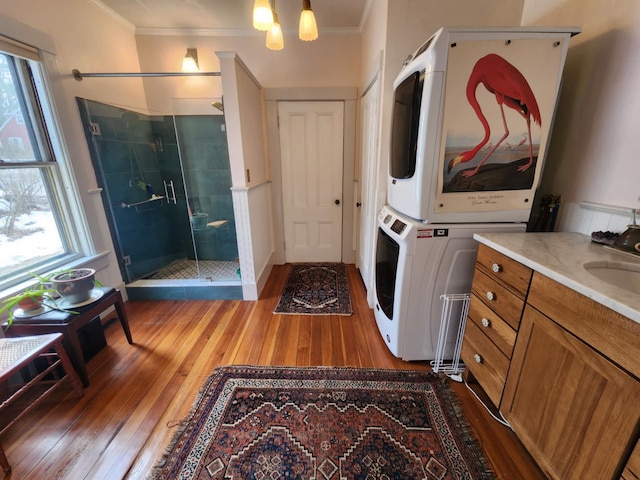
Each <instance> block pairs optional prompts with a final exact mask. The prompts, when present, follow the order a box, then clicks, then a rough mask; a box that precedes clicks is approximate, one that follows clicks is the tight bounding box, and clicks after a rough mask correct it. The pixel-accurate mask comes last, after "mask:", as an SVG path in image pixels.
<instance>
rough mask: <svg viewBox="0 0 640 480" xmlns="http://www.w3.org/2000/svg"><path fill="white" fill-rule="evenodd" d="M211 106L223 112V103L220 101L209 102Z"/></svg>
mask: <svg viewBox="0 0 640 480" xmlns="http://www.w3.org/2000/svg"><path fill="white" fill-rule="evenodd" d="M211 106H213V107H216V108H217V109H218V110H220V111H221V112H224V105H223V104H222V102H211Z"/></svg>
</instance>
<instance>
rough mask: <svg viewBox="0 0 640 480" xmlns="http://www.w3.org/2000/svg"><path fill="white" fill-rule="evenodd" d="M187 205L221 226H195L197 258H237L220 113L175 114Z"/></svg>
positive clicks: (210, 221)
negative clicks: (202, 114)
mask: <svg viewBox="0 0 640 480" xmlns="http://www.w3.org/2000/svg"><path fill="white" fill-rule="evenodd" d="M175 123H176V131H177V132H178V143H179V146H180V153H181V158H182V166H183V171H184V177H185V182H186V184H187V191H188V196H189V205H190V207H191V211H192V213H193V214H196V213H205V214H207V222H208V223H212V222H217V221H226V223H224V224H223V225H222V226H220V227H217V228H216V227H211V226H210V227H208V228H204V229H194V231H193V234H194V239H195V243H196V250H197V252H198V259H199V260H236V259H237V257H238V243H237V240H236V228H235V223H234V216H233V200H232V197H231V168H230V166H229V149H228V146H227V134H226V132H225V129H224V117H223V116H222V115H211V116H196V115H193V116H189V115H184V116H183V115H181V116H177V117H175Z"/></svg>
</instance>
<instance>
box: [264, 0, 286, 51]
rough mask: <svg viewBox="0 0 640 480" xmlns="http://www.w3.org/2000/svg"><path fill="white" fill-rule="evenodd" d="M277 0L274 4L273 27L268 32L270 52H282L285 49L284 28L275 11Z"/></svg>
mask: <svg viewBox="0 0 640 480" xmlns="http://www.w3.org/2000/svg"><path fill="white" fill-rule="evenodd" d="M275 4H276V2H275V0H274V2H273V6H274V9H273V25H272V26H271V28H270V29H269V30H267V48H268V49H270V50H282V49H283V48H284V38H283V37H282V28H281V27H280V22H278V14H277V13H276V10H275Z"/></svg>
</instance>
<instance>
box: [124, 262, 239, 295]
mask: <svg viewBox="0 0 640 480" xmlns="http://www.w3.org/2000/svg"><path fill="white" fill-rule="evenodd" d="M238 268H239V267H238V262H234V261H211V260H205V261H200V262H199V269H200V274H201V276H203V278H198V267H197V266H196V262H195V261H194V260H177V261H175V262H173V263H171V264H170V265H168V266H167V267H165V268H163V269H161V270H159V271H158V272H156V273H154V274H153V275H152V276H150V277H149V278H146V279H140V280H136V281H134V282H131V283H129V284H127V285H126V289H127V295H128V297H129V299H131V300H242V281H241V279H240V276H239V275H238Z"/></svg>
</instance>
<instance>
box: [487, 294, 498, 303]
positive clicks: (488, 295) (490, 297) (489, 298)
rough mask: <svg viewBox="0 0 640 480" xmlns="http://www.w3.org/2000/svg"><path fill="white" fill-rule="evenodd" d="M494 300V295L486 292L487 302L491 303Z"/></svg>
mask: <svg viewBox="0 0 640 480" xmlns="http://www.w3.org/2000/svg"><path fill="white" fill-rule="evenodd" d="M495 299H496V294H495V293H493V292H487V300H489V301H490V302H493V301H494V300H495Z"/></svg>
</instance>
